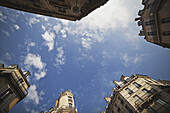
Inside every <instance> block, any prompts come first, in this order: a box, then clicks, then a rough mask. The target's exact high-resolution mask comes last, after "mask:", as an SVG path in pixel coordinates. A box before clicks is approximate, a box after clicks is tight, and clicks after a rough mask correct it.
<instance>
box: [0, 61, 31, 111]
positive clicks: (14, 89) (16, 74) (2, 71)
mask: <svg viewBox="0 0 170 113" xmlns="http://www.w3.org/2000/svg"><path fill="white" fill-rule="evenodd" d="M29 76H30V72H29V71H25V72H22V70H21V69H20V68H18V65H10V66H8V67H4V64H0V113H8V112H9V111H10V110H11V109H12V107H13V106H14V105H15V104H17V103H18V102H20V101H21V100H22V99H24V98H25V97H26V96H27V94H28V92H27V89H28V88H29V87H30V84H29V83H28V81H27V78H28V77H29Z"/></svg>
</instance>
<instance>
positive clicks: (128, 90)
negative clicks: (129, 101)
mask: <svg viewBox="0 0 170 113" xmlns="http://www.w3.org/2000/svg"><path fill="white" fill-rule="evenodd" d="M125 90H126V91H127V92H128V93H129V94H130V95H131V94H132V93H133V91H132V90H131V89H129V88H126V89H125Z"/></svg>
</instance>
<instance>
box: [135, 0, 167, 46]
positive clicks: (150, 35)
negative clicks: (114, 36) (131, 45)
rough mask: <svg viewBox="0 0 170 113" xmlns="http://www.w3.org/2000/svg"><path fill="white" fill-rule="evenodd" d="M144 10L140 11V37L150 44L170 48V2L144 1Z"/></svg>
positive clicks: (163, 0)
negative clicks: (143, 37)
mask: <svg viewBox="0 0 170 113" xmlns="http://www.w3.org/2000/svg"><path fill="white" fill-rule="evenodd" d="M142 4H143V5H144V9H142V10H139V13H138V15H139V16H140V17H138V18H136V19H135V20H136V21H138V26H142V30H141V31H140V33H139V35H140V36H145V39H146V40H147V41H148V42H151V43H154V44H157V45H160V46H162V47H165V48H170V12H169V10H170V0H142Z"/></svg>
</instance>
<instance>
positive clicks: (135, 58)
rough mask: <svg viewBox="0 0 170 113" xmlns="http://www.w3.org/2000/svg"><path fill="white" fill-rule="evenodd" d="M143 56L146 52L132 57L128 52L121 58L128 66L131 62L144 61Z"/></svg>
mask: <svg viewBox="0 0 170 113" xmlns="http://www.w3.org/2000/svg"><path fill="white" fill-rule="evenodd" d="M143 56H144V54H136V55H135V56H131V57H130V56H129V55H128V54H127V53H125V54H124V55H123V56H122V58H121V59H122V62H123V65H124V66H126V67H128V66H129V65H130V64H137V63H140V62H141V61H142V57H143Z"/></svg>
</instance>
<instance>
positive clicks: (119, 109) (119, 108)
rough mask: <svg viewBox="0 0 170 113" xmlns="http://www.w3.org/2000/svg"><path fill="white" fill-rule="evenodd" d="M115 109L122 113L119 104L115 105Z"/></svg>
mask: <svg viewBox="0 0 170 113" xmlns="http://www.w3.org/2000/svg"><path fill="white" fill-rule="evenodd" d="M115 107H116V108H117V112H120V108H119V106H118V105H117V104H115Z"/></svg>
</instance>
